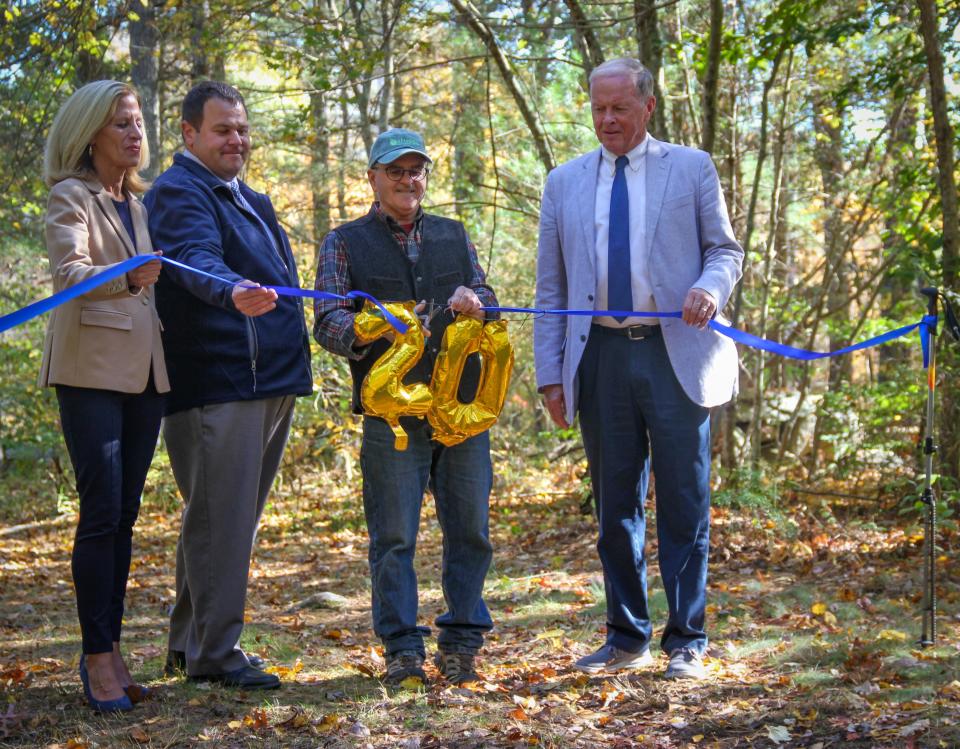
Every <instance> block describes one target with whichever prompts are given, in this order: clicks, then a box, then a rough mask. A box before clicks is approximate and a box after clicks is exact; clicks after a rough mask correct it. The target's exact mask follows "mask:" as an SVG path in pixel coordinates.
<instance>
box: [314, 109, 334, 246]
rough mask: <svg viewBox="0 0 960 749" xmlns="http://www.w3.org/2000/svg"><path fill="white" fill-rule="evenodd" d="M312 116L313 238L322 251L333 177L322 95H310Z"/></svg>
mask: <svg viewBox="0 0 960 749" xmlns="http://www.w3.org/2000/svg"><path fill="white" fill-rule="evenodd" d="M310 119H311V125H312V133H311V134H312V136H313V138H314V140H313V141H312V142H311V143H310V195H311V197H312V199H313V241H314V245H315V247H316V249H317V250H318V251H319V249H320V242H321V241H322V240H323V238H324V237H325V236H326V235H327V233H328V232H329V231H330V229H331V225H330V187H329V185H330V180H329V179H327V170H328V162H329V160H330V128H329V127H327V108H326V102H324V100H323V94H322V93H321V92H319V91H313V92H311V94H310Z"/></svg>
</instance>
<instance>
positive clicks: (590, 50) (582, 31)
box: [563, 0, 603, 78]
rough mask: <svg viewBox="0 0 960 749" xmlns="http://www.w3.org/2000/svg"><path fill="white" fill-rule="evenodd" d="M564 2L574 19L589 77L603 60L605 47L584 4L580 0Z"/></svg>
mask: <svg viewBox="0 0 960 749" xmlns="http://www.w3.org/2000/svg"><path fill="white" fill-rule="evenodd" d="M563 2H564V4H565V5H566V6H567V10H568V11H570V20H572V21H573V26H574V28H575V29H576V32H577V40H578V42H579V44H578V46H579V47H580V54H581V55H582V56H583V71H584V75H585V77H586V78H589V77H590V71H592V70H593V69H594V68H595V67H597V65H599V64H600V63H601V62H603V49H602V48H601V47H600V42H599V40H598V39H597V35H596V34H595V33H594V32H593V27H592V26H591V25H590V20H589V19H588V18H587V14H586V13H584V12H583V6H581V5H580V2H579V0H563Z"/></svg>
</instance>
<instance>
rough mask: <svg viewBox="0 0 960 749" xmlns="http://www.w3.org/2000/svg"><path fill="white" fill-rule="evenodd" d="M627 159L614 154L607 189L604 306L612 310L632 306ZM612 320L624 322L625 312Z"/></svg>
mask: <svg viewBox="0 0 960 749" xmlns="http://www.w3.org/2000/svg"><path fill="white" fill-rule="evenodd" d="M629 163H630V160H629V159H628V158H627V157H626V156H618V157H617V171H616V173H615V174H614V176H613V189H612V190H611V191H610V226H609V231H608V244H607V308H608V309H612V310H632V309H633V288H632V283H631V277H630V196H629V194H628V192H627V175H626V174H625V173H624V170H625V169H626V167H627V165H628V164H629ZM613 319H614V320H616V321H617V322H623V321H624V320H625V319H626V316H625V315H614V317H613Z"/></svg>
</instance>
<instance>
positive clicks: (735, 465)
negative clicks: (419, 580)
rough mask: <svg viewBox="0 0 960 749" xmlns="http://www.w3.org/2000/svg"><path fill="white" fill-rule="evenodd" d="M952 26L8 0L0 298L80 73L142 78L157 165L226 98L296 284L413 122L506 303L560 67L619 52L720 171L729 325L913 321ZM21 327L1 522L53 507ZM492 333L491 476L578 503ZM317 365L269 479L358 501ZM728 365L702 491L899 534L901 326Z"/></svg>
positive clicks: (914, 501)
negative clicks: (496, 365) (208, 101)
mask: <svg viewBox="0 0 960 749" xmlns="http://www.w3.org/2000/svg"><path fill="white" fill-rule="evenodd" d="M958 25H960V3H958V2H956V0H951V1H950V2H945V3H941V4H939V5H937V4H936V3H934V2H933V1H932V0H916V1H915V2H908V1H906V0H879V1H874V2H865V1H864V0H830V1H829V2H827V1H825V0H749V1H748V2H742V1H740V0H695V1H694V0H666V1H665V2H653V1H652V0H628V1H626V2H592V1H591V2H585V1H584V0H508V1H507V2H496V1H494V2H471V1H470V0H449V3H445V2H420V1H419V0H315V1H314V0H308V1H306V2H304V1H298V0H292V1H288V2H283V3H279V2H271V1H270V0H229V1H226V0H223V1H221V2H202V1H199V0H131V2H116V1H115V0H95V1H93V2H91V1H90V0H42V1H40V2H37V1H27V0H6V2H5V5H4V6H3V10H2V14H0V56H2V59H3V66H2V69H0V268H2V272H0V306H2V311H3V312H8V311H12V310H14V309H16V308H19V307H21V306H24V305H26V304H27V303H29V302H31V301H34V300H36V299H38V298H41V297H43V296H46V295H47V294H48V293H50V284H49V271H48V267H47V260H46V254H45V251H44V249H43V244H42V227H43V215H44V209H45V195H46V189H45V188H44V186H43V184H42V181H41V179H40V170H41V163H42V153H43V145H44V139H45V136H46V133H47V130H48V128H49V125H50V122H51V120H52V117H53V114H54V113H55V112H56V110H57V107H58V106H59V105H60V104H61V103H62V102H63V101H64V100H65V99H66V97H67V96H68V95H69V94H70V93H71V92H72V91H73V90H75V89H76V88H77V87H79V86H80V85H82V84H83V83H85V82H87V81H90V80H95V79H98V78H116V79H119V80H129V81H132V83H133V84H134V85H135V86H136V87H137V89H138V90H139V91H140V93H141V96H142V98H143V111H144V115H145V123H146V130H147V137H148V139H149V143H150V149H151V153H152V157H153V158H152V164H151V169H150V174H151V175H153V176H155V175H156V174H158V173H159V172H160V171H162V170H163V169H164V168H166V167H167V166H168V165H169V164H170V161H171V158H172V155H173V153H174V152H175V151H176V150H177V149H178V148H179V147H180V128H179V116H178V115H179V105H180V101H181V99H182V96H183V94H184V93H185V92H186V91H187V90H188V88H189V87H190V86H191V85H192V84H193V83H194V82H196V81H198V80H201V79H204V78H217V79H223V80H227V81H228V82H230V83H231V84H233V85H235V86H237V87H238V88H239V89H240V90H241V91H242V92H243V93H244V95H245V96H246V100H247V105H248V109H249V112H250V118H251V123H252V126H253V139H254V151H253V154H252V156H251V159H250V163H249V166H248V168H247V172H246V175H245V179H246V180H247V181H248V182H249V183H250V184H251V185H252V186H253V187H254V188H255V189H258V190H261V191H263V192H266V193H267V194H269V195H270V196H271V197H272V199H273V201H274V204H275V206H276V208H277V213H278V216H279V217H280V220H281V222H282V223H283V225H284V227H285V228H286V230H287V232H288V233H289V235H290V237H291V241H292V244H293V247H294V250H295V253H296V255H297V258H298V263H299V266H300V276H301V281H302V283H303V285H304V286H310V285H312V281H313V277H314V267H313V266H314V261H315V252H316V248H317V247H318V244H319V241H320V239H321V238H322V237H323V236H324V235H325V234H326V232H328V231H329V230H330V229H331V228H335V227H336V226H338V225H339V224H341V223H343V222H345V221H348V220H350V219H353V218H356V217H358V216H359V215H361V214H362V213H364V212H365V211H366V210H367V208H368V206H369V201H370V194H369V187H368V185H367V182H366V178H365V168H364V167H365V163H366V157H367V154H368V153H369V149H370V147H371V144H372V142H373V139H374V138H375V137H376V135H377V133H379V132H381V131H382V130H384V129H386V128H388V127H396V126H401V127H409V128H412V129H415V130H419V131H420V132H422V133H423V134H424V136H425V138H426V140H427V143H428V148H429V150H430V152H431V155H432V156H433V159H434V162H435V166H434V171H433V174H432V175H431V180H430V187H429V190H428V194H427V200H426V204H425V205H426V207H427V209H428V210H430V211H432V212H436V213H439V214H442V215H447V216H451V217H455V218H457V219H459V220H461V221H463V222H464V223H465V224H466V226H467V229H468V232H469V234H470V236H471V238H472V239H473V241H474V243H475V244H476V245H477V247H478V251H479V253H480V257H481V261H482V263H483V265H484V267H485V268H486V270H487V273H488V276H489V279H490V281H491V283H492V284H493V285H494V287H495V288H496V289H497V291H498V295H499V298H500V299H501V302H502V303H503V304H506V305H511V306H513V305H516V306H528V305H531V304H532V302H533V293H534V271H535V257H536V242H537V218H538V214H539V200H540V191H541V189H542V186H543V183H544V180H545V176H546V174H547V172H548V171H549V170H550V169H551V168H552V167H553V166H555V165H557V164H559V163H562V162H563V161H565V160H567V159H569V158H571V157H573V156H575V155H578V154H580V153H582V152H584V151H586V150H588V149H591V148H593V147H595V145H596V139H595V136H594V134H593V130H592V126H591V123H590V114H589V108H588V96H587V91H586V85H585V82H586V76H587V75H588V74H589V72H590V70H591V69H592V68H594V67H595V66H596V65H598V64H599V63H600V62H602V61H603V60H605V59H610V58H612V57H617V56H622V55H629V56H637V57H639V58H640V59H642V60H643V61H644V62H645V63H646V64H647V65H648V67H650V69H651V70H652V72H653V73H654V77H655V80H656V91H655V93H656V96H657V98H658V106H657V109H656V112H655V116H654V120H653V122H652V123H651V127H650V130H651V132H652V133H653V135H654V136H656V137H657V138H660V139H663V140H668V141H672V142H675V143H683V144H687V145H691V146H695V147H700V148H703V149H705V150H707V151H709V152H710V153H711V154H712V155H713V158H714V161H715V162H716V164H717V166H718V169H719V172H720V177H721V181H722V183H723V187H724V191H725V198H726V200H727V203H728V206H729V209H730V215H731V219H732V222H733V225H734V229H735V233H736V235H737V236H738V238H739V239H740V240H741V242H742V244H743V246H744V248H745V250H746V259H745V262H744V278H743V281H742V283H741V284H740V285H739V287H738V289H737V292H736V295H735V298H734V299H732V300H731V301H730V304H729V305H728V307H727V309H726V310H725V312H726V314H727V315H728V316H729V317H730V318H731V319H732V320H733V323H734V325H735V326H737V327H740V328H743V329H745V330H749V331H750V332H752V333H754V334H756V335H760V336H763V337H767V338H771V339H774V340H777V341H781V342H783V343H787V344H790V345H793V346H798V347H802V348H810V349H817V350H832V349H837V348H840V347H842V346H845V345H848V344H850V343H852V342H855V341H857V340H860V339H862V338H865V337H868V336H870V335H874V334H877V333H879V332H882V331H885V330H888V329H890V328H894V327H897V326H900V325H903V324H908V323H912V322H916V321H917V320H919V319H920V317H921V316H922V314H923V313H924V311H925V300H924V299H923V298H922V297H920V296H919V295H918V293H917V290H918V288H919V287H921V286H937V287H940V288H943V289H946V290H952V291H953V292H956V291H958V290H960V285H958V274H960V234H958V219H957V213H958V208H957V189H956V184H957V178H958V167H957V163H956V160H955V157H954V148H955V139H956V135H955V134H956V132H957V126H958V124H960V103H958V102H960V97H958V93H960V33H958ZM953 298H954V299H955V300H956V298H957V297H956V295H955V294H954V297H953ZM308 317H310V313H309V312H308ZM45 322H46V320H45V319H44V318H40V319H37V320H34V321H32V322H30V323H27V324H25V325H22V326H20V327H18V328H16V329H14V330H12V331H10V332H7V333H5V334H3V335H2V336H0V350H2V354H0V451H2V452H0V491H2V496H0V523H3V524H5V525H16V524H25V523H28V522H30V521H36V522H41V523H42V522H47V521H50V520H54V521H55V520H56V519H57V518H60V517H65V516H69V514H70V513H71V512H72V511H74V510H75V499H74V497H73V487H72V472H71V470H70V467H69V461H68V460H67V458H66V454H65V450H64V447H63V444H62V438H61V436H60V433H59V429H58V422H57V413H56V402H55V399H54V397H53V395H52V393H51V392H49V391H47V390H44V389H41V388H38V387H36V385H35V379H36V372H37V368H38V366H39V360H40V348H41V343H42V339H43V328H44V326H45ZM308 323H312V320H308ZM511 335H512V338H513V341H514V344H515V347H516V351H517V362H516V367H515V371H514V376H513V382H512V385H511V390H510V394H509V397H508V400H507V404H506V407H505V410H504V412H503V415H502V417H501V420H500V423H499V424H498V426H497V427H496V428H495V435H494V451H495V463H496V466H497V473H498V479H497V480H498V490H503V488H504V487H511V486H516V485H519V484H522V483H523V482H524V481H529V480H530V476H531V475H532V474H535V473H539V474H542V475H543V476H547V477H548V478H547V480H545V481H544V482H542V485H540V488H539V489H538V492H539V493H538V496H541V497H542V498H545V501H548V502H549V501H554V500H557V498H573V499H574V500H575V501H576V502H577V503H580V504H582V505H583V506H584V507H585V508H586V507H588V506H589V501H588V500H589V496H590V490H589V479H588V477H587V476H586V475H585V466H584V461H583V456H582V451H581V450H580V449H579V441H578V434H577V432H576V431H574V430H566V431H564V430H560V431H558V430H556V429H554V428H553V427H552V426H551V424H550V423H549V420H548V419H547V418H546V415H545V413H544V412H543V411H542V410H541V409H540V408H539V407H538V395H537V393H536V384H535V380H534V373H533V366H532V323H531V321H530V320H529V319H525V318H523V317H522V316H515V321H514V322H513V323H512V324H511ZM939 355H940V356H939V369H938V378H939V380H938V382H939V391H938V412H939V423H938V425H937V426H938V433H939V435H938V436H939V439H938V442H939V444H940V452H939V454H938V455H937V470H936V475H935V481H936V488H937V497H938V500H939V505H938V506H939V512H940V517H941V519H942V520H944V521H945V522H946V525H945V531H946V533H947V534H948V535H947V538H948V539H950V538H952V537H951V536H950V535H949V534H950V533H951V532H952V531H953V530H954V526H953V520H952V513H953V506H954V505H955V503H956V500H957V499H958V498H960V484H958V479H957V477H958V476H960V394H957V393H956V373H957V371H958V369H957V366H958V363H960V356H958V348H957V347H956V346H955V345H953V344H952V343H951V342H950V339H949V338H948V337H946V336H942V340H941V341H940V348H939ZM313 356H314V374H315V392H314V397H313V398H312V399H304V400H303V401H302V402H301V403H300V405H299V407H298V410H297V416H296V423H295V427H294V433H293V435H292V437H291V441H290V446H289V449H288V451H287V455H286V457H285V460H284V466H283V469H282V475H281V481H282V483H283V486H284V487H286V488H285V490H284V491H285V492H286V496H288V497H296V496H298V495H303V494H304V493H305V492H306V490H305V489H304V487H305V486H307V485H308V484H310V485H312V486H313V487H314V488H316V487H317V486H318V485H320V486H322V485H324V484H326V485H329V486H339V487H344V486H346V487H352V489H353V491H352V492H348V493H347V494H346V500H345V501H348V502H352V503H354V504H355V505H357V506H358V503H359V499H358V495H357V492H356V489H357V487H358V482H359V478H358V467H357V460H358V446H359V435H358V424H357V422H356V420H355V419H354V418H353V417H352V416H351V415H350V414H349V392H350V388H349V373H348V370H347V367H346V365H345V362H344V361H343V360H340V359H338V358H336V357H333V356H331V355H329V354H327V353H326V352H324V351H322V350H320V348H319V347H317V346H314V354H313ZM741 362H742V367H741V392H740V395H739V397H738V398H737V399H736V401H735V402H733V403H732V404H730V405H729V406H728V407H726V408H723V409H717V411H716V413H715V414H714V434H715V449H714V453H715V472H714V473H715V481H714V484H715V486H714V489H715V503H716V505H717V506H718V508H724V507H726V508H732V509H733V510H735V511H737V512H738V513H743V514H745V515H748V516H750V517H760V518H768V519H769V518H773V521H772V522H774V524H775V525H779V524H781V523H782V522H783V521H784V517H785V516H784V512H786V511H787V508H791V509H790V511H791V512H794V511H796V512H801V513H802V512H810V513H814V514H820V515H828V516H833V515H835V514H836V513H837V512H838V511H840V508H850V507H854V508H860V510H859V511H861V512H863V513H864V514H868V515H869V516H870V517H871V518H872V519H876V520H877V521H878V522H881V521H883V522H889V523H891V524H898V525H901V526H903V527H905V528H908V529H909V528H911V527H915V526H916V524H917V523H918V522H919V520H920V509H921V505H920V502H919V491H920V486H921V484H922V470H921V465H922V455H921V449H920V448H921V443H922V435H923V432H924V429H925V426H926V425H925V423H924V404H925V399H926V377H925V374H924V373H923V371H922V368H921V358H920V347H919V342H918V338H917V336H916V334H914V335H912V336H911V337H909V338H907V339H901V340H900V341H897V342H894V343H890V344H887V345H884V346H881V347H879V348H875V349H871V350H869V351H866V352H862V353H857V354H853V355H850V356H845V357H840V358H834V359H829V360H824V361H820V362H812V363H802V362H796V361H792V360H788V359H784V358H781V357H777V356H771V355H767V354H763V353H760V352H758V351H755V350H750V349H745V348H742V349H741ZM156 465H157V467H156V469H155V471H154V472H153V473H152V474H151V483H150V485H149V487H148V491H149V494H150V497H151V498H149V501H150V502H154V503H156V505H158V506H161V507H164V508H167V509H169V510H170V511H171V512H172V511H174V510H175V509H176V508H177V507H178V502H179V500H178V498H177V492H176V488H175V486H174V485H173V482H172V479H171V478H170V476H169V470H168V469H166V465H167V464H166V457H165V453H164V450H163V446H162V444H161V446H160V448H159V451H158V457H157V461H156ZM558 466H562V467H563V470H558V468H557V467H558ZM311 482H312V484H311ZM307 493H309V492H307ZM298 506H299V505H298ZM797 508H800V509H799V510H798V509H797ZM945 543H947V542H945Z"/></svg>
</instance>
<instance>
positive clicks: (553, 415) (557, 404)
mask: <svg viewBox="0 0 960 749" xmlns="http://www.w3.org/2000/svg"><path fill="white" fill-rule="evenodd" d="M543 405H544V407H545V408H546V409H547V413H548V414H550V419H551V420H552V421H553V423H554V424H556V425H557V426H558V427H560V428H561V429H566V428H567V427H569V426H570V424H569V423H567V401H566V398H564V397H563V385H545V386H544V388H543Z"/></svg>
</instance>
